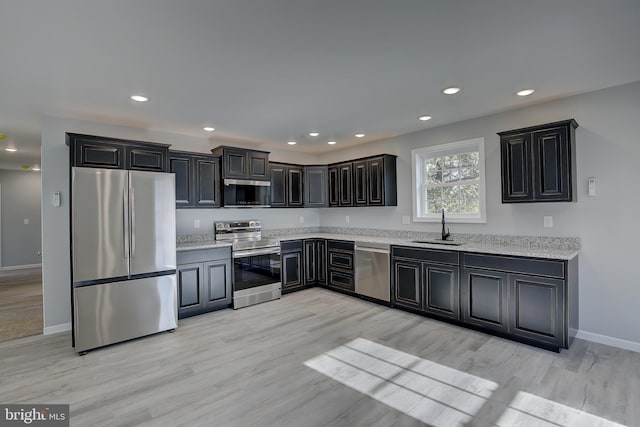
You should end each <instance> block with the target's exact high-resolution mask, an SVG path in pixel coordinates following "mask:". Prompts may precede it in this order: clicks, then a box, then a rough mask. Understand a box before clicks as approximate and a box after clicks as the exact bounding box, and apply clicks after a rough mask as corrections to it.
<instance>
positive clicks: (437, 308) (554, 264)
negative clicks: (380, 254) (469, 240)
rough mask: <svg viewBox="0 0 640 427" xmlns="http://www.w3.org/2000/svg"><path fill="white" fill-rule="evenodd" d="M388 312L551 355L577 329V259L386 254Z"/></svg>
mask: <svg viewBox="0 0 640 427" xmlns="http://www.w3.org/2000/svg"><path fill="white" fill-rule="evenodd" d="M391 263H392V266H391V268H392V272H393V273H392V277H391V286H392V302H393V306H395V307H398V308H404V309H409V310H410V311H413V312H418V313H421V314H424V315H428V316H431V317H438V318H441V319H443V320H452V321H455V322H456V323H457V324H464V325H468V326H470V327H474V328H477V329H481V330H484V331H487V332H490V333H495V334H497V335H500V336H503V337H507V338H511V339H514V340H518V341H522V342H526V343H528V344H532V345H536V346H539V347H544V348H547V349H550V350H555V351H559V349H561V348H569V345H570V344H571V342H572V341H573V338H574V337H575V335H576V333H577V331H578V329H579V324H578V322H579V316H578V258H577V257H575V258H573V259H571V260H554V259H539V258H529V257H519V256H507V255H489V254H479V253H466V252H457V251H452V250H431V249H421V248H412V247H403V246H393V247H392V248H391Z"/></svg>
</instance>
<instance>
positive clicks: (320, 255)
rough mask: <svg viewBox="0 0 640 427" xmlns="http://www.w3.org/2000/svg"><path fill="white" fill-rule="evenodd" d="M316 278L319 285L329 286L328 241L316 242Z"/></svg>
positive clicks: (319, 240) (320, 240)
mask: <svg viewBox="0 0 640 427" xmlns="http://www.w3.org/2000/svg"><path fill="white" fill-rule="evenodd" d="M316 267H317V272H316V277H317V282H318V284H319V285H326V284H327V241H326V240H324V239H318V240H317V241H316Z"/></svg>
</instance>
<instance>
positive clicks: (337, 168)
mask: <svg viewBox="0 0 640 427" xmlns="http://www.w3.org/2000/svg"><path fill="white" fill-rule="evenodd" d="M329 206H353V163H351V162H346V163H340V164H336V165H330V166H329Z"/></svg>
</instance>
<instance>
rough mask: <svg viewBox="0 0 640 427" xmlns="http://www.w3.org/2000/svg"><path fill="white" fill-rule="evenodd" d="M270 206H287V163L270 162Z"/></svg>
mask: <svg viewBox="0 0 640 427" xmlns="http://www.w3.org/2000/svg"><path fill="white" fill-rule="evenodd" d="M270 168H271V172H270V173H271V207H273V208H286V207H287V165H285V164H282V163H271V164H270Z"/></svg>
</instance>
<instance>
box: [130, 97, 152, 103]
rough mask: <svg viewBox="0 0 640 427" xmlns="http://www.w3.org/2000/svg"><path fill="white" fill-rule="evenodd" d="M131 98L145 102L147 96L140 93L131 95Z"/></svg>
mask: <svg viewBox="0 0 640 427" xmlns="http://www.w3.org/2000/svg"><path fill="white" fill-rule="evenodd" d="M131 99H132V100H134V101H136V102H147V101H148V100H149V98H147V97H146V96H142V95H131Z"/></svg>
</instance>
